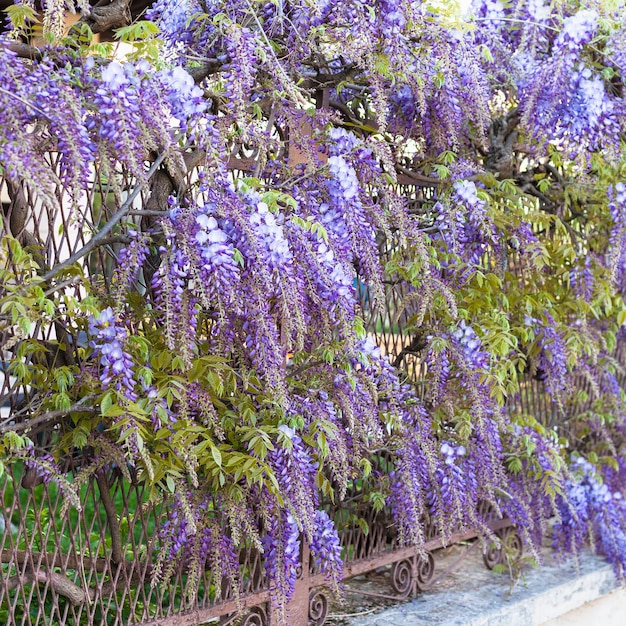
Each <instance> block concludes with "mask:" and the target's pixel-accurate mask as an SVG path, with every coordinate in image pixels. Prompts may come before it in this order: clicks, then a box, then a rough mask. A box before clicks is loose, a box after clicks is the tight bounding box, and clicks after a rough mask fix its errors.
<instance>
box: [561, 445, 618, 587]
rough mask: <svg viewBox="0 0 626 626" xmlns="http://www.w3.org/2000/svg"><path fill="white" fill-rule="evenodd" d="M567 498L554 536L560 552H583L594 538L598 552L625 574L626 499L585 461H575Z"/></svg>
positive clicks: (580, 458)
mask: <svg viewBox="0 0 626 626" xmlns="http://www.w3.org/2000/svg"><path fill="white" fill-rule="evenodd" d="M572 465H573V468H572V478H571V479H570V480H569V481H568V483H567V485H566V489H567V491H566V497H564V498H560V506H559V513H560V519H559V520H558V521H557V524H556V526H555V529H554V530H555V533H554V543H555V547H556V548H557V549H561V550H566V551H568V552H569V551H571V550H572V549H574V550H578V549H580V548H581V547H582V546H583V545H584V544H585V543H586V541H587V540H588V539H590V538H591V540H592V541H593V544H594V545H595V548H596V550H597V551H598V552H599V553H600V554H602V555H604V556H606V557H607V559H608V560H609V561H610V562H611V563H612V564H613V568H614V570H615V573H616V575H617V576H618V577H620V578H624V575H625V574H626V500H625V499H624V497H623V494H622V493H621V491H614V490H612V489H611V488H610V487H609V485H607V484H606V483H605V482H604V481H603V479H602V475H601V474H600V472H598V471H597V469H596V468H595V467H594V466H593V465H592V464H591V463H589V461H587V460H585V459H584V458H583V457H577V458H576V459H574V461H573V464H572Z"/></svg>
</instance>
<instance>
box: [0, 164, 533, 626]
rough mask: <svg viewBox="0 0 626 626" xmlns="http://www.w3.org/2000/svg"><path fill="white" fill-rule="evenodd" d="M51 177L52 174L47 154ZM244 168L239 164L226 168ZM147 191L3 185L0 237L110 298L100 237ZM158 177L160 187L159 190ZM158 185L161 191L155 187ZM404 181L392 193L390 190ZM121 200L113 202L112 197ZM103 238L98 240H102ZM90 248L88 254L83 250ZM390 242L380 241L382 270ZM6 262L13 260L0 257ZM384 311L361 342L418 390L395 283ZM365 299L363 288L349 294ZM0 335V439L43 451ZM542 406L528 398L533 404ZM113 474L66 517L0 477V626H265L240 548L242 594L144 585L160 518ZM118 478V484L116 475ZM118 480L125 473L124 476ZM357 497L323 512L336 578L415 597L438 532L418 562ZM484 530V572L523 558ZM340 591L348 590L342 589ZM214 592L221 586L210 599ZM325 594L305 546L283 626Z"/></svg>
mask: <svg viewBox="0 0 626 626" xmlns="http://www.w3.org/2000/svg"><path fill="white" fill-rule="evenodd" d="M50 158H51V162H50V167H51V168H53V169H55V168H57V167H58V164H57V163H56V162H55V160H54V155H51V157H50ZM237 167H241V162H238V163H237ZM153 169H154V170H155V171H154V172H152V176H151V178H150V179H149V181H148V182H147V183H140V182H138V181H136V180H133V179H130V178H127V177H125V176H124V175H123V174H121V173H120V174H119V176H118V179H117V180H116V181H115V186H116V189H114V188H113V186H112V185H111V184H108V183H106V182H104V181H105V180H106V178H105V177H104V176H100V175H99V173H98V172H94V177H93V185H92V188H91V190H90V191H88V193H87V195H86V196H85V197H84V198H83V199H82V201H81V203H80V205H78V206H77V205H73V206H72V205H70V204H68V202H67V198H66V197H65V196H64V193H63V189H62V188H61V186H59V187H58V188H56V189H52V190H51V191H50V194H51V198H50V200H52V201H55V202H52V201H51V202H47V203H45V204H44V203H41V202H40V201H38V200H37V199H35V198H33V197H31V196H30V194H29V192H28V189H27V188H26V187H23V186H14V185H12V184H11V183H9V182H8V181H7V180H4V179H2V178H0V196H1V198H2V216H1V217H2V221H1V223H0V236H4V235H7V234H10V235H12V236H14V237H15V238H17V239H18V240H19V241H20V242H21V243H22V245H24V246H32V247H33V248H32V249H33V250H37V251H38V252H37V254H38V255H39V257H38V258H37V259H36V260H37V263H38V265H39V267H40V268H41V272H42V273H43V274H45V273H46V272H48V271H49V270H50V268H53V267H58V266H59V265H60V264H67V263H68V260H69V261H79V262H81V263H82V264H83V266H84V267H85V269H86V270H87V272H96V271H97V273H98V275H99V277H100V280H101V281H102V284H101V285H100V288H102V289H107V288H108V286H107V281H108V280H109V278H107V277H110V276H111V268H112V266H113V259H114V257H115V255H116V253H117V252H119V249H120V248H121V247H122V246H123V245H124V244H125V243H126V242H125V240H124V237H123V236H115V235H113V234H107V235H106V236H102V234H101V231H100V229H101V225H103V224H106V223H107V222H108V221H110V219H111V217H112V216H115V215H118V214H120V213H122V214H124V215H125V217H126V218H127V219H131V220H136V221H137V222H138V225H139V226H141V224H140V223H139V222H140V220H141V219H144V218H142V217H133V212H134V211H135V209H136V208H139V207H142V208H145V207H150V206H151V203H153V202H155V197H156V195H157V194H161V195H162V194H163V193H164V191H163V188H164V187H165V191H167V184H165V185H163V181H164V180H165V179H166V178H167V176H166V175H164V174H163V172H162V171H161V170H157V168H156V167H155V168H153ZM159 177H161V178H159ZM165 182H166V183H167V181H165ZM401 182H402V181H401ZM402 184H403V185H404V188H403V192H404V193H405V194H406V195H407V197H409V198H410V199H411V202H412V203H413V204H414V205H415V207H414V208H417V209H419V207H420V206H421V204H422V203H424V202H425V201H427V200H428V199H429V198H430V197H431V196H432V189H429V188H427V187H420V186H416V185H415V184H414V183H413V182H412V181H411V180H407V181H403V182H402ZM120 190H122V192H121V193H120ZM62 207H70V208H62ZM99 233H100V234H99ZM95 238H98V241H97V244H98V245H94V243H93V242H94V239H95ZM390 246H391V244H390V243H389V242H387V241H381V254H382V256H383V259H384V260H385V259H386V258H387V257H388V255H389V254H390V252H391V248H390ZM2 262H3V263H5V264H10V263H11V260H10V259H3V260H2ZM386 287H387V307H386V308H385V309H384V310H383V311H382V312H380V311H373V310H370V309H369V308H368V306H367V302H365V301H363V302H362V305H363V309H364V311H365V313H366V316H367V317H368V319H367V320H366V321H367V326H368V328H369V332H370V333H371V334H372V335H373V336H374V337H375V339H376V341H377V343H378V344H379V345H381V347H382V348H383V349H384V351H385V352H386V354H387V355H389V356H390V358H391V359H392V360H395V361H397V363H398V365H400V366H402V367H403V368H404V369H405V371H406V372H407V373H408V375H409V377H410V379H411V380H412V381H413V383H414V384H415V385H416V386H417V387H418V388H419V387H420V385H422V384H423V376H424V371H423V368H422V367H421V365H420V358H419V354H416V351H415V350H411V349H410V347H411V344H412V341H413V338H412V337H411V335H410V334H409V333H408V332H407V330H406V328H405V324H406V318H405V317H403V316H402V315H400V316H399V317H398V316H397V315H396V312H397V311H398V307H399V306H400V301H401V299H402V297H403V295H404V294H403V293H402V289H403V287H402V285H400V284H396V283H393V282H388V283H387V284H386ZM62 289H64V290H65V291H66V292H67V293H71V294H72V295H74V296H76V297H80V296H81V292H80V287H79V286H75V285H74V284H73V283H72V281H71V279H70V280H68V281H67V284H65V285H63V286H62ZM359 293H360V294H361V295H362V296H363V293H364V292H363V290H362V289H359ZM13 328H14V327H13V326H11V327H10V328H7V327H6V325H5V326H4V327H3V326H0V363H1V364H2V367H1V368H0V410H1V411H2V413H0V434H2V433H5V432H8V431H10V430H14V429H17V430H18V431H21V432H25V433H27V434H28V435H29V437H30V438H31V439H33V440H34V441H35V442H36V445H37V446H38V447H39V448H40V449H41V450H44V451H45V450H46V449H47V448H48V446H49V445H50V444H51V442H52V440H53V439H54V437H57V436H59V435H60V434H61V433H62V431H63V429H64V428H65V426H64V425H63V423H62V420H61V419H60V418H61V417H62V415H61V413H62V412H59V415H54V414H49V415H47V417H46V419H45V420H40V421H39V420H31V419H30V416H31V415H32V414H33V412H34V410H36V408H37V405H38V402H39V400H40V395H39V394H41V393H45V391H42V390H35V389H31V388H29V387H28V386H27V385H18V384H16V382H15V380H14V379H12V377H11V376H10V372H9V371H8V369H7V367H6V364H7V363H8V362H9V361H10V359H11V358H12V356H13V354H14V353H13V351H14V348H15V346H16V345H18V343H19V341H21V340H22V339H23V337H22V336H20V335H19V332H16V331H14V330H13ZM30 335H31V336H34V337H36V338H37V339H38V340H39V341H42V342H47V344H48V345H50V346H56V348H57V350H56V351H54V350H52V351H51V353H52V357H51V362H50V363H49V364H48V365H49V366H50V367H51V368H53V367H54V366H55V364H60V363H62V364H71V359H72V356H71V355H72V354H73V352H74V351H75V350H76V348H77V346H78V342H79V341H80V338H79V337H75V336H72V335H70V334H68V333H67V332H66V329H65V328H64V327H63V325H62V324H61V323H56V324H51V325H49V326H41V327H37V328H34V329H31V330H30ZM537 397H539V395H537ZM83 461H84V459H83V458H82V457H81V456H80V455H79V454H75V455H74V456H72V457H70V458H67V459H66V460H65V466H64V468H63V473H64V475H65V476H66V477H67V479H68V480H70V481H72V480H74V478H75V476H76V475H77V473H78V470H79V469H80V467H81V465H82V464H83ZM124 474H125V473H123V472H122V471H121V470H120V468H116V467H110V468H107V469H106V471H103V472H101V473H99V474H98V475H97V477H92V478H90V479H89V480H87V481H85V482H84V484H81V485H80V488H79V490H78V493H79V499H80V504H81V507H80V512H78V510H77V508H74V507H67V506H65V505H64V499H63V493H62V491H63V490H62V485H61V486H59V485H58V484H56V483H55V482H54V481H52V482H46V483H44V482H43V481H41V480H40V479H37V477H36V475H35V474H34V472H33V471H32V470H28V469H27V468H26V467H25V466H24V465H22V464H21V463H13V464H11V465H8V466H7V467H6V468H5V472H4V474H3V475H2V476H1V477H0V498H1V502H2V504H1V510H0V557H1V558H0V560H1V570H0V573H1V574H0V623H1V624H7V626H18V625H19V626H63V625H65V624H72V625H73V626H82V625H85V626H95V625H100V624H102V625H106V626H125V625H127V624H141V625H143V626H149V625H154V626H156V625H157V624H158V625H159V626H185V625H188V626H194V625H197V624H202V623H206V622H209V623H219V624H221V625H222V626H226V625H227V624H230V623H240V624H242V625H245V626H253V625H254V626H265V625H269V624H271V623H272V619H273V618H272V615H271V613H270V612H269V611H268V608H267V606H268V600H269V597H270V591H269V589H268V585H267V580H266V577H265V573H264V568H263V561H262V555H261V554H260V553H259V552H257V551H256V550H254V549H253V548H252V547H251V546H245V545H244V547H242V548H241V551H240V554H239V561H240V566H241V581H242V586H241V589H233V588H232V587H231V586H230V584H229V583H228V582H227V581H226V580H223V581H222V582H221V584H216V583H215V581H213V579H212V577H211V575H210V572H208V571H206V572H203V574H202V576H201V580H200V584H199V587H198V591H197V593H196V594H194V595H193V597H192V598H188V594H187V593H186V591H187V589H186V587H187V577H188V573H187V572H186V571H185V569H184V568H182V567H181V568H178V569H176V570H175V571H174V573H173V576H172V578H171V579H170V580H169V581H168V582H167V584H166V585H165V586H163V585H156V586H152V585H151V584H150V583H151V579H152V573H153V568H154V567H155V562H156V555H157V553H158V551H159V531H160V529H161V527H162V524H163V523H164V520H165V518H166V514H165V511H166V508H167V506H168V503H167V502H166V501H163V502H159V503H154V502H150V501H149V500H148V497H147V489H146V488H145V486H144V485H143V484H141V482H139V481H138V480H137V479H136V477H135V476H134V475H133V474H132V470H130V478H131V480H130V481H129V480H128V479H127V478H124ZM126 475H127V474H126ZM127 476H128V475H127ZM362 491H363V487H362V486H361V485H354V486H353V488H352V492H351V493H349V494H348V497H347V498H346V502H347V504H344V505H338V506H336V507H334V508H332V510H331V511H330V512H331V514H332V516H333V517H334V518H335V520H336V522H337V523H338V527H339V529H340V538H341V545H342V549H343V557H344V561H345V569H344V571H345V577H346V580H347V581H349V579H350V578H351V577H353V576H356V575H359V574H363V573H366V572H368V571H372V570H374V569H376V568H379V567H383V566H391V573H390V581H391V586H392V589H390V590H389V592H388V593H381V594H378V595H382V596H383V597H390V598H397V599H402V598H406V597H408V596H410V595H412V594H415V593H417V591H418V590H421V589H426V588H427V587H428V585H429V584H430V583H431V582H432V580H433V575H434V567H435V562H434V559H433V556H432V554H433V552H434V551H436V550H437V549H439V548H441V547H443V545H444V539H443V537H442V536H441V533H439V531H438V529H437V528H435V527H434V526H433V525H432V524H428V523H427V535H426V536H427V541H426V544H425V545H424V546H422V549H421V551H420V552H419V553H418V552H416V550H415V549H414V548H407V547H405V546H402V545H400V544H399V543H398V541H397V539H396V537H395V534H394V531H393V524H392V523H391V513H390V511H388V510H386V509H383V510H382V511H380V512H376V511H374V510H373V509H372V508H371V507H370V506H369V505H368V504H366V503H363V501H362V499H361V498H360V495H361V494H362ZM482 513H483V519H484V520H485V521H486V523H487V524H488V525H489V526H490V527H491V529H492V530H493V531H494V532H495V533H496V534H498V535H499V536H500V538H501V539H502V540H503V541H502V542H501V543H500V544H499V545H498V544H496V545H492V546H488V547H487V549H486V552H485V563H486V564H487V565H488V566H490V567H493V566H494V565H495V564H497V563H498V562H500V561H501V559H502V558H503V547H504V545H505V544H506V545H508V546H509V547H510V548H511V547H512V548H513V549H515V550H520V549H521V546H520V542H519V538H518V537H517V535H516V534H515V532H514V531H513V530H512V529H511V528H510V527H509V524H508V522H507V520H501V519H498V518H497V517H496V516H495V515H493V514H492V513H491V512H490V511H489V510H488V509H485V510H484V511H483V512H482ZM476 536H477V533H476V532H475V531H473V530H471V529H470V530H466V529H463V530H459V532H457V533H455V534H453V536H452V537H449V538H448V544H449V543H453V542H456V541H464V540H468V539H472V538H475V537H476ZM348 584H349V583H348ZM218 587H219V588H218ZM329 597H330V592H329V590H328V589H327V588H326V580H325V575H324V574H323V573H321V572H319V571H317V569H316V567H315V565H314V563H313V562H312V560H310V559H309V553H308V549H307V547H306V546H303V553H302V569H301V571H300V572H299V576H298V579H297V583H296V590H295V594H294V596H293V599H292V601H291V603H290V605H289V607H288V615H289V620H290V623H291V624H293V625H294V626H303V625H304V624H307V623H312V624H316V625H317V626H321V625H322V624H323V623H324V621H325V619H326V615H327V611H328V601H329Z"/></svg>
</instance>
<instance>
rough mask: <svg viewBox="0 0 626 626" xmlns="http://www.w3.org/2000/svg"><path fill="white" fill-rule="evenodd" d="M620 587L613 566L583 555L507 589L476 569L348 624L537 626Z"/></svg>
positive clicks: (531, 573)
mask: <svg viewBox="0 0 626 626" xmlns="http://www.w3.org/2000/svg"><path fill="white" fill-rule="evenodd" d="M617 588H619V583H618V582H617V580H616V578H615V576H614V574H613V570H612V568H611V567H610V566H609V565H608V564H607V563H606V561H604V560H602V559H601V558H599V557H597V556H595V555H593V554H590V553H583V554H582V555H581V556H580V557H579V560H578V563H576V562H574V561H573V560H571V559H570V560H567V561H562V562H555V561H554V560H552V562H551V563H550V564H547V565H544V566H543V567H539V568H530V569H528V570H526V571H525V573H524V574H523V575H522V577H521V579H520V581H519V582H518V583H517V584H516V585H515V586H514V588H513V589H512V590H511V585H510V582H509V578H508V577H507V576H505V575H498V574H494V573H493V572H489V571H487V570H485V569H484V568H481V567H480V564H479V563H474V564H472V565H471V569H469V570H466V572H465V573H463V572H462V573H461V574H459V575H457V578H456V580H455V581H454V584H453V585H447V586H446V587H445V588H441V589H438V588H436V587H435V588H434V589H433V590H431V591H429V592H427V593H424V594H422V595H420V596H419V597H418V598H417V599H415V600H413V601H410V602H406V603H403V604H398V605H396V606H393V607H390V608H387V609H385V610H383V611H382V612H380V613H376V614H372V615H368V616H361V617H359V618H357V619H353V620H350V622H349V623H350V625H351V626H426V625H429V626H431V625H432V626H435V625H436V626H541V625H542V624H544V623H545V622H547V621H549V620H552V619H555V618H557V617H560V616H562V615H565V614H566V613H568V612H569V611H572V610H574V609H577V608H579V607H581V606H582V605H584V604H585V603H587V602H591V601H593V600H596V599H598V598H601V597H603V596H606V595H608V594H610V593H611V592H612V591H614V590H615V589H617Z"/></svg>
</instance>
